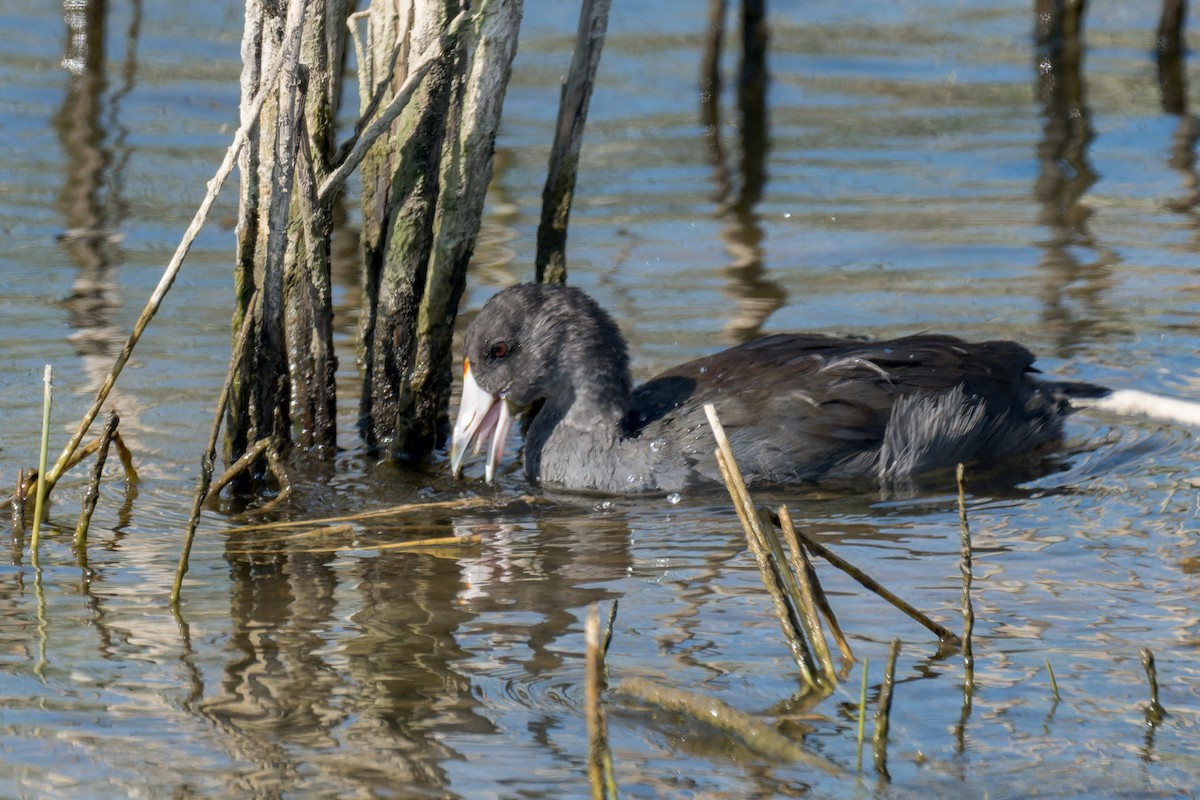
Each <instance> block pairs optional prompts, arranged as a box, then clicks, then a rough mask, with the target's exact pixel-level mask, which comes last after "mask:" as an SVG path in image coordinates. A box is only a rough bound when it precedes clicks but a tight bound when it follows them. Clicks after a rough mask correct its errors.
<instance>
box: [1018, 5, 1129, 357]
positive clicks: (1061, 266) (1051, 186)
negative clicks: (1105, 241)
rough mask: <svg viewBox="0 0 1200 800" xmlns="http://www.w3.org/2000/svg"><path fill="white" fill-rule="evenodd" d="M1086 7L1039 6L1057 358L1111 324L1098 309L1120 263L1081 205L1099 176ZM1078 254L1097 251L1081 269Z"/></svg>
mask: <svg viewBox="0 0 1200 800" xmlns="http://www.w3.org/2000/svg"><path fill="white" fill-rule="evenodd" d="M1084 5H1085V4H1084V2H1083V0H1037V2H1036V3H1035V15H1036V17H1035V18H1036V24H1035V29H1034V38H1035V45H1036V59H1037V61H1036V66H1037V81H1038V95H1039V97H1041V99H1042V103H1043V110H1042V114H1043V116H1044V118H1045V124H1044V126H1043V129H1042V139H1041V141H1040V142H1039V144H1038V162H1039V164H1040V169H1039V173H1038V178H1037V182H1036V184H1035V186H1034V193H1035V195H1036V197H1037V199H1038V201H1039V202H1040V203H1041V206H1042V213H1041V218H1040V221H1041V222H1042V223H1043V224H1044V225H1046V226H1047V227H1048V228H1049V229H1050V236H1049V238H1048V239H1047V240H1046V241H1045V242H1044V243H1043V248H1044V250H1045V252H1044V255H1043V258H1042V268H1043V273H1044V275H1045V284H1044V285H1043V289H1042V301H1043V303H1044V304H1045V311H1044V312H1043V320H1044V321H1045V322H1046V323H1047V325H1048V327H1049V328H1050V329H1051V330H1052V331H1053V332H1054V334H1055V338H1056V339H1057V342H1058V346H1057V348H1056V353H1057V354H1058V355H1066V352H1067V351H1069V350H1070V349H1071V347H1072V346H1073V345H1074V344H1076V343H1077V342H1078V341H1080V340H1081V339H1085V338H1089V336H1092V335H1095V333H1096V329H1097V328H1099V327H1100V325H1102V324H1104V323H1105V322H1106V315H1105V314H1104V313H1103V312H1102V311H1101V310H1100V309H1099V308H1098V306H1099V305H1100V300H1101V295H1102V294H1103V292H1104V290H1105V289H1106V288H1107V286H1108V283H1109V278H1108V271H1109V270H1108V268H1109V267H1111V266H1112V265H1114V264H1116V263H1118V262H1119V257H1118V256H1117V254H1116V253H1115V252H1113V251H1112V249H1111V248H1107V247H1104V246H1103V245H1102V244H1100V243H1098V242H1097V241H1096V240H1095V238H1094V237H1093V235H1092V233H1091V231H1090V230H1089V227H1088V223H1089V220H1090V218H1091V214H1092V209H1091V207H1090V206H1088V205H1087V204H1086V203H1084V202H1083V198H1084V196H1085V195H1086V194H1087V191H1088V190H1089V189H1090V188H1091V187H1092V185H1093V184H1094V183H1095V182H1096V180H1097V177H1098V176H1097V174H1096V172H1095V171H1094V170H1093V169H1092V166H1091V164H1090V162H1089V161H1088V148H1089V147H1090V146H1091V143H1092V139H1093V138H1094V133H1093V131H1092V125H1091V110H1090V109H1089V108H1088V105H1087V87H1086V84H1085V82H1084V79H1083V38H1082V27H1083V10H1084ZM1079 248H1085V249H1087V250H1090V251H1092V252H1094V253H1095V258H1094V259H1093V260H1092V261H1091V262H1089V263H1081V262H1080V260H1079V258H1078V256H1077V252H1078V250H1079ZM1068 297H1072V298H1076V299H1079V300H1081V301H1082V302H1083V304H1084V311H1083V312H1082V313H1079V312H1075V311H1073V310H1072V309H1071V308H1070V307H1069V306H1068V305H1067V303H1066V300H1067V298H1068Z"/></svg>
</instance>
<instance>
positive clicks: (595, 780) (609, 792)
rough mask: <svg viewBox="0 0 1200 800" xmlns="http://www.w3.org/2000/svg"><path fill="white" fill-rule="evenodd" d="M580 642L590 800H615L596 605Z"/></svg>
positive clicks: (589, 612)
mask: <svg viewBox="0 0 1200 800" xmlns="http://www.w3.org/2000/svg"><path fill="white" fill-rule="evenodd" d="M583 630H584V640H585V642H586V649H587V678H586V680H587V686H586V702H587V731H588V781H589V782H590V783H591V786H592V798H593V800H616V797H617V781H616V778H615V776H614V775H613V762H612V752H611V751H610V750H609V747H608V725H607V724H606V722H605V719H604V706H603V705H602V704H601V696H602V695H603V693H604V683H605V677H604V676H605V670H604V650H605V647H604V646H603V645H602V643H601V638H600V609H599V606H598V605H597V604H596V603H592V604H591V606H589V607H588V614H587V619H586V620H585V621H584V629H583Z"/></svg>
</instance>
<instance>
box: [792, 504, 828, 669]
mask: <svg viewBox="0 0 1200 800" xmlns="http://www.w3.org/2000/svg"><path fill="white" fill-rule="evenodd" d="M779 527H780V529H781V530H782V531H783V535H784V538H785V539H786V540H787V543H788V548H789V549H790V550H791V553H792V559H791V562H790V563H791V565H792V569H791V570H789V572H790V573H791V574H792V576H793V577H794V579H795V582H796V585H797V587H798V589H799V592H800V601H801V602H800V608H799V611H800V621H801V622H803V623H804V633H805V634H806V635H807V636H808V640H809V642H811V643H812V647H813V651H814V652H815V654H816V657H817V663H818V664H820V666H821V674H822V675H823V676H824V682H825V685H826V686H829V687H832V686H837V682H838V680H837V670H836V669H834V667H833V657H832V656H830V655H829V644H828V643H827V642H826V641H825V629H824V628H823V627H822V625H821V615H820V613H818V611H817V601H816V598H815V594H816V592H815V591H814V589H813V579H814V578H815V577H816V573H815V572H813V573H810V572H809V571H808V566H809V562H808V558H807V556H806V554H805V552H804V547H803V546H801V544H800V540H799V539H798V538H796V529H795V527H794V526H793V525H792V517H791V515H790V514H789V513H788V510H787V506H780V507H779Z"/></svg>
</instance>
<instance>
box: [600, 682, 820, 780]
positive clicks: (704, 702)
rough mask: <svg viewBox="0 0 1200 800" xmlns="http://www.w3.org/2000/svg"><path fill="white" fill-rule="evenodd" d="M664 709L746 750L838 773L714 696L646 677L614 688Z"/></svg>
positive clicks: (771, 727)
mask: <svg viewBox="0 0 1200 800" xmlns="http://www.w3.org/2000/svg"><path fill="white" fill-rule="evenodd" d="M614 691H616V692H618V693H620V694H624V695H629V696H630V697H633V698H635V699H637V700H639V701H641V702H643V703H647V704H649V705H653V706H657V707H659V708H661V709H663V710H665V711H669V712H671V713H674V714H680V715H682V716H685V717H688V718H690V719H691V720H693V721H695V722H699V723H702V724H704V725H707V726H711V727H713V728H716V729H717V730H718V731H720V732H721V733H722V734H724V735H725V736H726V737H728V738H731V739H733V740H735V741H736V742H737V743H739V744H740V745H742V746H743V747H745V748H746V749H747V750H750V751H752V752H754V753H755V754H757V755H759V756H762V757H764V758H769V759H772V760H776V761H792V762H796V763H800V764H806V765H808V766H811V767H816V768H817V769H819V770H821V771H822V772H825V773H827V774H829V775H841V774H842V773H843V770H842V768H841V767H840V766H838V765H837V764H835V763H833V762H832V761H829V760H827V759H825V758H823V757H822V756H819V755H817V754H815V753H813V752H811V751H809V750H806V749H805V748H804V747H803V746H802V745H801V744H800V743H799V742H797V741H796V740H795V739H792V738H791V737H789V736H785V735H783V734H782V733H780V732H779V731H777V730H776V729H775V728H774V727H773V726H771V725H768V724H767V723H765V722H763V721H762V720H760V719H759V718H758V717H755V716H753V715H751V714H747V713H746V712H744V711H739V710H737V709H736V708H733V707H732V706H730V705H728V704H726V703H723V702H721V701H720V700H718V699H717V698H715V697H710V696H708V695H703V694H699V693H697V692H689V691H687V690H685V689H677V688H674V687H670V686H663V685H662V684H659V683H656V682H654V681H650V680H647V679H645V678H628V679H626V680H624V681H622V682H621V683H620V685H618V686H617V687H616V689H615V690H614Z"/></svg>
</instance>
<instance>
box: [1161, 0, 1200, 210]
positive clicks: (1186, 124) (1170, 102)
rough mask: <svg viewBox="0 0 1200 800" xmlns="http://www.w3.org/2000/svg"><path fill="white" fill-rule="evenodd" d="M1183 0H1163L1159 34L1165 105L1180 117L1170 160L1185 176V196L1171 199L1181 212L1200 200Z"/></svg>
mask: <svg viewBox="0 0 1200 800" xmlns="http://www.w3.org/2000/svg"><path fill="white" fill-rule="evenodd" d="M1184 12H1185V8H1184V2H1183V0H1163V10H1162V17H1161V18H1160V19H1159V23H1158V34H1157V36H1156V38H1155V52H1156V54H1157V61H1158V87H1159V90H1160V91H1161V93H1162V109H1163V111H1164V112H1165V113H1167V114H1170V115H1172V116H1175V117H1179V124H1178V125H1177V126H1176V127H1175V135H1174V137H1173V138H1172V141H1171V155H1170V158H1169V159H1168V162H1167V163H1169V164H1170V165H1171V167H1172V168H1173V169H1175V170H1177V171H1178V172H1179V174H1180V176H1181V177H1182V178H1183V185H1184V189H1185V190H1186V192H1185V194H1184V196H1183V197H1181V198H1178V199H1176V200H1173V201H1170V202H1168V204H1167V207H1168V208H1170V209H1171V210H1172V211H1176V212H1179V213H1185V214H1186V213H1190V212H1191V211H1192V209H1194V208H1195V207H1196V205H1197V204H1198V203H1200V176H1197V174H1196V154H1195V149H1196V142H1197V140H1198V139H1200V120H1197V119H1196V116H1195V115H1194V114H1191V113H1189V112H1188V100H1187V89H1188V87H1187V73H1186V72H1185V71H1184V68H1185V66H1186V57H1185V51H1184V46H1183V25H1184Z"/></svg>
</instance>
